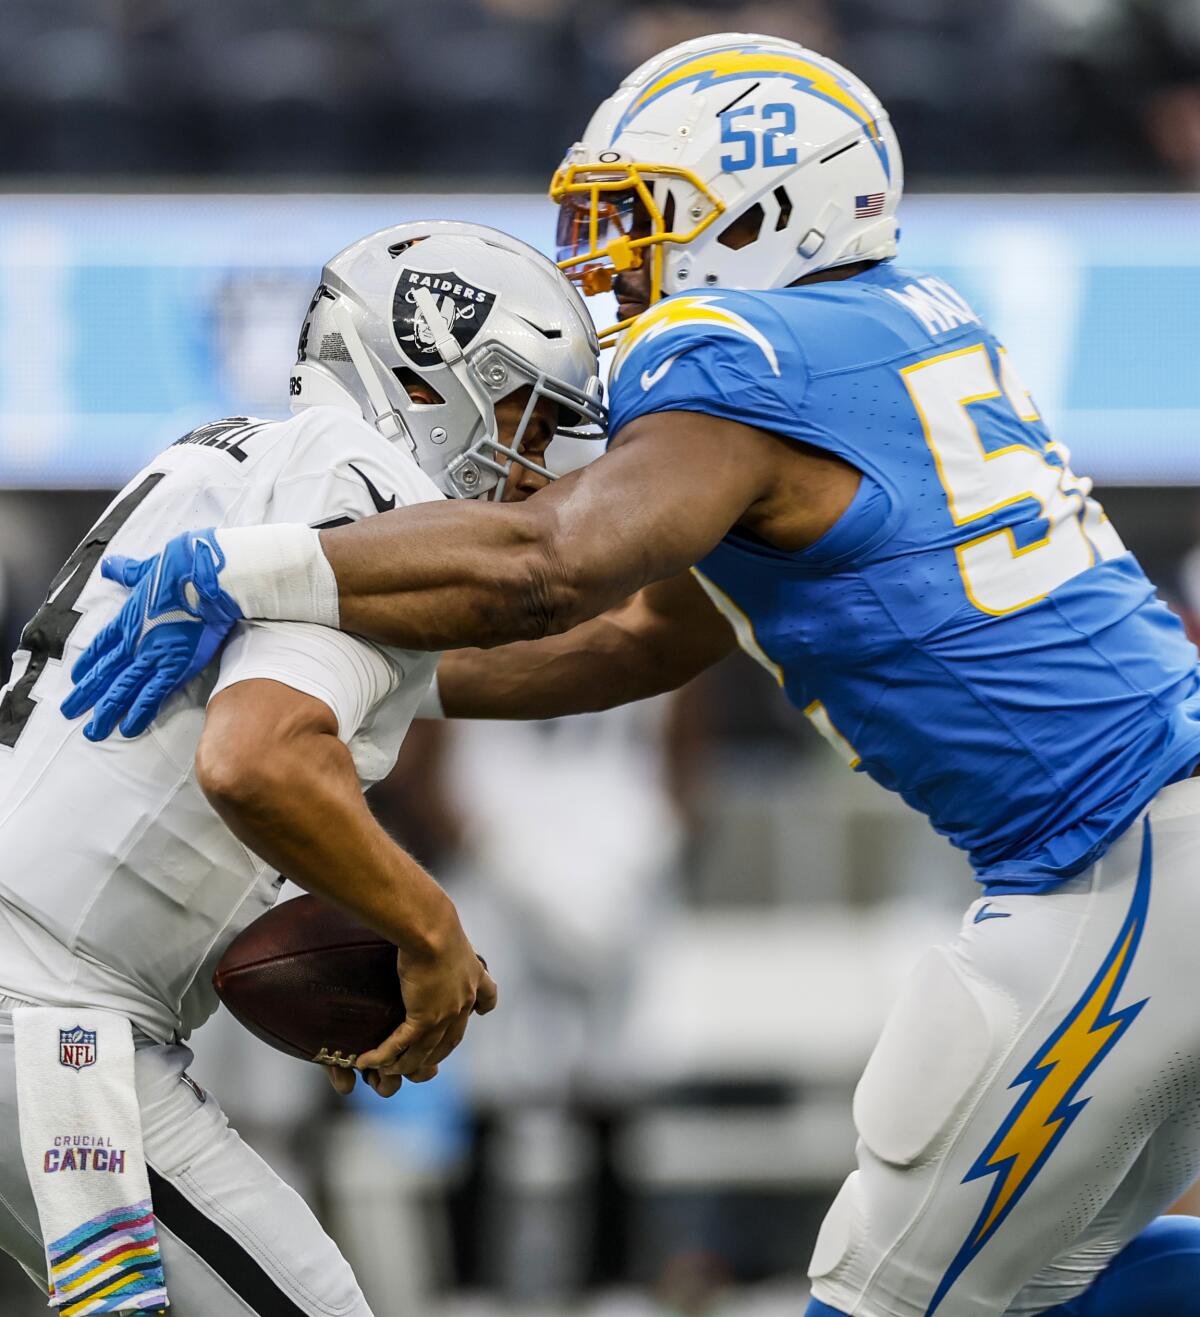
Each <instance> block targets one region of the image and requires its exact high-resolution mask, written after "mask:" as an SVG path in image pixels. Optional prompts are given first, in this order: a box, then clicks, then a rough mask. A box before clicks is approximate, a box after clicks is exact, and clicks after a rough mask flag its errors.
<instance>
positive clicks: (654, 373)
mask: <svg viewBox="0 0 1200 1317" xmlns="http://www.w3.org/2000/svg"><path fill="white" fill-rule="evenodd" d="M678 359H679V358H678V356H674V357H668V358H667V359H666V361H664V362H663V363H662V365H661V366H656V367H655V368H654V369H653V370H644V371H642V392H643V393H649V392H650V390H651V389H652V388H654V386H655V385H656V384H657V383H658V382H659V380H661V379H662V377H663V376H664V375H665V374H666V373H667V371H669V370H670V369H671V367H672V366H673V365H674V364H675V362H676V361H678Z"/></svg>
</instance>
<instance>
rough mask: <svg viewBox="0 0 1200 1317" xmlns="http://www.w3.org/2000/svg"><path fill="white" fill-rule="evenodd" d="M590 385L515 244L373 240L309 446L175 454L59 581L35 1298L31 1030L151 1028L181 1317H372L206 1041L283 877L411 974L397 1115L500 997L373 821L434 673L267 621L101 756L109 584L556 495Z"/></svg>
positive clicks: (6, 1217) (26, 899)
mask: <svg viewBox="0 0 1200 1317" xmlns="http://www.w3.org/2000/svg"><path fill="white" fill-rule="evenodd" d="M468 347H469V349H470V352H469V355H467V356H464V351H463V350H464V349H467V348H468ZM596 364H597V347H596V339H595V333H594V331H593V329H592V327H591V322H590V319H589V317H588V315H587V313H586V311H585V310H584V308H583V305H582V302H581V300H580V298H579V296H578V294H577V293H576V292H575V290H574V289H573V288H572V287H571V285H570V284H569V283H568V282H567V280H566V279H565V278H563V276H562V275H560V274H559V272H558V271H557V269H556V268H555V267H554V265H553V264H552V263H551V262H550V261H549V260H547V259H546V258H545V257H543V256H541V255H539V254H538V253H536V252H534V251H533V250H532V249H530V248H527V247H525V246H524V244H521V243H518V242H516V241H515V240H513V239H510V238H508V237H506V236H504V235H502V234H499V233H496V232H494V231H493V230H490V229H486V228H483V227H481V226H477V225H457V224H450V223H440V222H439V223H428V224H408V225H403V226H399V227H396V228H393V229H388V230H384V231H383V232H381V233H376V234H373V235H371V236H370V237H368V238H364V239H363V240H361V241H360V242H357V243H355V244H354V245H353V246H351V247H349V248H347V249H346V250H345V251H344V252H342V253H341V254H340V255H339V256H337V257H336V258H335V259H334V260H333V261H332V262H331V263H330V264H329V265H328V266H326V268H325V270H324V272H323V275H322V281H321V284H320V286H319V287H318V289H317V292H316V294H315V295H314V297H313V301H312V305H311V308H310V310H309V314H308V316H307V319H306V321H305V324H304V328H303V331H302V333H301V337H300V347H299V360H298V362H297V364H296V365H295V366H294V367H293V370H292V373H291V386H290V388H291V394H292V405H293V410H294V412H295V415H294V416H293V418H292V419H290V420H287V421H276V422H271V421H256V420H252V419H248V418H244V417H241V418H234V419H230V420H224V421H218V422H216V423H214V424H211V425H207V426H204V427H202V428H200V429H198V430H195V431H193V432H192V433H190V434H188V435H186V436H185V437H184V438H182V439H180V440H179V441H178V443H176V444H175V445H174V446H172V447H171V448H168V449H167V450H166V451H165V452H164V453H162V454H160V456H159V457H157V458H156V459H155V460H154V461H153V462H151V463H150V464H149V465H148V466H147V467H146V468H145V469H144V470H143V471H141V472H139V473H138V474H137V475H136V476H135V477H134V478H133V480H132V481H131V482H130V483H129V484H128V485H127V486H126V488H125V489H123V490H122V491H121V493H120V494H119V495H118V496H117V497H116V499H114V501H113V502H112V504H111V505H110V506H109V507H108V509H107V510H106V511H105V513H104V515H103V516H102V517H101V519H100V521H99V522H98V523H97V525H96V526H95V527H94V528H93V529H92V530H91V531H90V532H89V533H88V535H87V536H86V537H85V538H84V540H83V543H82V544H81V545H80V546H79V548H78V549H77V550H76V551H75V553H74V554H73V555H72V556H71V558H70V560H69V561H68V562H67V563H66V565H65V566H64V567H63V569H62V570H61V571H60V572H59V574H58V576H57V577H56V578H55V580H54V582H53V585H52V586H51V590H50V594H49V597H48V599H47V601H46V603H45V604H44V605H43V606H42V608H41V609H40V610H39V611H38V613H37V615H36V616H35V617H34V618H33V619H32V621H31V622H30V623H29V624H28V626H27V627H26V628H25V631H24V633H23V636H22V641H21V647H20V649H19V650H18V652H17V655H16V659H15V665H14V669H13V673H12V680H11V682H10V683H9V685H8V687H7V688H6V689H5V690H4V691H3V693H2V697H0V1247H2V1248H3V1249H4V1250H5V1251H6V1252H8V1253H9V1254H11V1255H12V1256H13V1257H14V1258H16V1259H17V1260H18V1261H19V1262H20V1263H21V1264H22V1265H23V1266H24V1267H25V1269H26V1270H27V1271H28V1272H29V1274H30V1275H31V1276H32V1277H34V1278H35V1279H36V1280H37V1281H38V1282H39V1283H42V1282H44V1280H45V1256H44V1253H43V1244H42V1240H41V1238H40V1236H39V1230H38V1219H37V1215H36V1213H35V1210H34V1201H33V1198H32V1196H31V1191H30V1185H29V1183H28V1181H27V1177H26V1172H25V1169H24V1166H23V1164H22V1155H21V1149H20V1144H19V1139H18V1119H17V1110H16V1096H15V1095H16V1074H15V1058H14V1047H13V1030H12V1010H13V1009H14V1007H15V1006H17V1005H21V1004H36V1005H51V1006H57V1005H64V1006H82V1007H95V1008H101V1009H104V1010H108V1011H111V1012H116V1013H118V1014H120V1015H123V1016H125V1017H127V1018H128V1019H129V1020H130V1021H132V1023H133V1025H134V1028H135V1030H136V1031H137V1032H136V1039H137V1056H136V1076H137V1089H138V1100H139V1103H140V1108H141V1117H142V1126H143V1133H144V1142H145V1149H146V1156H147V1161H148V1163H149V1169H150V1182H151V1189H152V1196H153V1200H154V1205H155V1210H156V1214H157V1216H158V1224H159V1231H160V1237H161V1240H162V1246H163V1260H164V1269H165V1273H166V1281H167V1286H168V1290H169V1293H170V1298H171V1304H172V1307H171V1311H172V1312H178V1313H179V1314H180V1317H229V1315H237V1317H249V1315H250V1314H258V1315H259V1317H279V1315H281V1314H287V1315H289V1317H295V1315H297V1314H308V1315H310V1317H316V1315H317V1314H320V1315H321V1317H328V1315H329V1314H335V1313H336V1314H345V1315H347V1317H349V1315H351V1314H353V1315H356V1317H369V1312H368V1308H367V1305H366V1302H365V1300H364V1299H363V1296H362V1294H361V1292H360V1291H359V1288H358V1286H357V1284H356V1283H355V1280H354V1277H353V1276H352V1274H351V1272H350V1269H349V1267H348V1266H347V1264H346V1263H345V1261H344V1260H343V1259H342V1258H341V1256H340V1254H339V1253H338V1250H337V1248H336V1246H335V1245H334V1244H333V1243H332V1241H331V1240H329V1239H328V1238H327V1237H326V1236H325V1235H324V1233H323V1232H322V1230H321V1228H320V1226H319V1225H318V1223H317V1221H316V1219H315V1218H314V1217H313V1216H312V1214H311V1213H310V1212H309V1210H308V1208H307V1207H306V1206H305V1205H304V1204H303V1203H302V1202H301V1200H300V1199H299V1198H298V1197H297V1196H296V1194H294V1193H293V1192H292V1190H291V1189H289V1188H288V1187H287V1186H286V1185H285V1184H283V1182H282V1181H280V1180H279V1179H277V1178H276V1177H275V1176H274V1174H273V1173H272V1172H271V1171H270V1170H268V1168H267V1167H266V1165H265V1164H264V1163H263V1162H261V1161H260V1160H259V1159H258V1158H257V1157H256V1156H255V1154H254V1153H253V1152H251V1151H250V1149H249V1148H248V1147H246V1146H245V1145H244V1144H243V1143H242V1142H241V1141H240V1140H239V1139H238V1137H237V1136H236V1134H234V1133H233V1132H232V1131H231V1130H230V1129H228V1128H227V1125H226V1122H225V1119H224V1117H223V1115H222V1113H221V1110H220V1108H219V1106H218V1105H217V1103H216V1101H215V1100H214V1098H213V1097H212V1096H207V1095H205V1094H204V1093H203V1091H202V1090H200V1089H199V1088H198V1087H197V1086H196V1085H195V1084H194V1083H192V1082H191V1081H190V1080H188V1078H187V1077H186V1075H185V1069H186V1066H187V1064H188V1062H189V1060H190V1055H191V1054H190V1053H189V1051H188V1050H187V1048H186V1047H185V1046H184V1045H183V1040H184V1039H186V1037H187V1036H188V1034H189V1033H190V1032H191V1030H192V1029H194V1028H195V1027H196V1026H197V1025H199V1024H200V1023H201V1022H202V1021H203V1020H204V1019H205V1018H206V1017H207V1016H208V1015H209V1014H210V1013H211V1012H212V1010H213V1009H214V1007H215V1005H216V1001H215V997H214V994H213V990H212V987H211V976H212V971H213V968H214V966H215V965H216V963H217V961H218V960H219V958H220V956H221V954H222V952H223V950H224V949H225V947H226V946H227V945H228V944H229V942H230V941H231V940H232V939H233V937H234V936H235V935H236V934H237V933H238V932H239V931H240V930H241V929H242V928H244V927H245V926H246V925H247V924H248V923H249V922H250V921H251V920H252V919H254V918H255V917H256V916H258V915H259V914H261V913H262V912H263V911H265V910H266V909H268V908H269V907H270V906H271V904H272V903H273V901H274V900H275V897H276V893H277V892H278V889H279V885H280V882H281V879H280V878H279V876H278V875H279V873H280V872H281V871H282V872H286V873H287V874H288V875H289V876H290V877H291V878H293V879H294V880H295V881H296V882H298V883H299V884H300V885H302V886H303V887H306V888H307V889H309V890H310V891H313V892H315V893H318V894H320V895H322V896H324V897H327V898H328V899H330V900H332V901H334V902H336V903H338V904H339V905H341V906H343V907H344V908H345V909H347V910H348V911H350V912H351V913H352V914H354V915H355V916H356V917H357V918H359V919H360V920H361V921H362V922H364V923H366V924H368V925H370V926H371V927H373V928H374V929H376V930H377V931H378V932H380V933H382V934H383V935H385V936H386V937H388V938H389V939H390V940H392V941H394V942H395V943H396V944H397V946H399V947H400V949H401V954H400V976H401V982H402V986H403V992H404V995H405V999H406V1003H407V1007H408V1019H407V1021H406V1023H405V1025H404V1026H402V1028H401V1030H400V1031H398V1032H397V1034H395V1035H393V1037H392V1038H391V1039H389V1040H387V1048H386V1059H387V1061H388V1063H389V1068H390V1069H391V1070H392V1071H393V1073H392V1074H389V1075H387V1076H383V1075H381V1074H379V1073H378V1070H377V1069H376V1070H374V1071H372V1073H371V1075H370V1078H371V1082H372V1083H373V1084H374V1086H375V1087H376V1088H377V1090H378V1091H379V1092H381V1093H382V1094H384V1095H385V1096H387V1095H390V1094H391V1093H393V1092H395V1090H396V1089H397V1088H398V1087H399V1082H400V1076H401V1075H403V1076H406V1077H409V1078H412V1079H415V1080H423V1079H427V1078H429V1077H431V1076H432V1075H433V1074H434V1073H436V1069H437V1064H438V1062H439V1061H440V1060H441V1059H442V1058H443V1057H444V1056H446V1055H447V1054H448V1053H449V1052H450V1051H451V1050H452V1049H453V1048H454V1047H455V1046H456V1045H457V1044H458V1042H459V1041H460V1039H461V1038H462V1036H463V1033H464V1031H465V1029H466V1026H467V1022H468V1019H469V1017H470V1015H471V1013H472V1012H473V1011H474V1012H478V1013H484V1012H486V1011H489V1010H491V1009H492V1007H493V1006H494V1004H495V1001H496V987H495V984H494V983H493V982H492V980H491V977H490V975H489V974H488V972H487V970H486V969H485V968H484V966H483V965H482V964H481V962H480V960H479V959H478V958H477V956H476V955H475V953H474V950H473V949H472V947H471V945H470V943H469V942H468V940H467V937H466V935H465V933H464V931H463V929H462V927H461V925H460V924H459V921H458V916H457V914H456V912H455V910H454V907H453V905H452V903H451V902H450V901H449V899H448V898H447V897H446V896H445V894H444V893H443V892H442V891H441V889H440V888H439V887H438V886H437V884H436V883H435V882H434V881H433V880H432V879H431V878H430V877H429V876H428V875H427V874H426V873H425V872H424V871H423V870H422V869H421V867H420V866H419V865H418V864H417V863H416V861H414V860H413V859H412V858H411V857H410V856H409V855H407V854H406V853H405V852H404V851H403V850H401V849H400V848H399V847H398V846H397V845H396V844H395V843H394V842H393V841H392V840H391V839H390V838H389V837H388V836H387V835H386V834H385V833H384V831H383V830H382V828H381V827H380V826H379V825H378V824H376V823H375V821H374V820H373V818H372V817H371V815H370V813H369V811H368V809H367V807H366V805H365V803H364V801H363V798H362V788H363V787H364V786H365V785H367V784H369V783H371V782H374V781H376V780H378V779H379V778H381V777H383V776H384V775H385V774H386V773H387V772H388V771H389V770H390V769H391V767H392V765H393V763H394V761H395V758H396V754H397V751H398V749H399V747H400V744H401V741H402V740H403V738H404V735H405V732H406V730H407V728H408V726H409V723H410V721H411V719H412V717H413V715H414V713H415V711H416V709H417V707H418V705H419V703H420V701H421V699H422V697H423V696H424V695H425V693H426V690H427V688H428V686H429V681H430V678H431V675H432V673H433V669H434V666H435V664H436V662H437V657H436V655H434V654H428V653H416V652H408V651H404V650H400V649H394V648H388V647H384V646H379V645H374V644H370V643H368V642H366V641H364V640H361V639H358V638H357V637H354V636H350V635H345V634H341V633H339V632H336V631H333V630H331V629H327V628H324V627H316V626H307V625H303V624H292V623H284V624H278V623H266V624H262V623H249V624H247V625H245V626H243V627H241V628H239V631H238V634H237V636H236V637H235V638H234V639H233V641H232V643H231V644H229V645H228V646H227V647H226V648H225V649H224V651H223V652H222V654H221V656H220V659H219V661H215V662H213V663H211V664H210V665H208V667H207V668H206V669H205V670H204V671H203V672H202V673H201V674H200V675H198V676H197V677H196V678H195V679H194V680H193V681H191V682H190V683H189V684H188V685H187V686H186V687H185V688H184V689H182V690H181V691H179V692H178V693H177V694H176V695H175V696H174V697H173V698H172V700H171V701H170V703H169V705H168V707H167V708H166V710H165V711H164V715H163V716H162V717H161V718H160V719H159V720H158V722H157V723H156V724H155V725H154V727H153V728H152V729H151V730H149V731H148V732H146V733H145V734H144V735H142V736H139V737H135V738H133V739H124V738H122V739H121V740H119V741H110V742H107V743H104V744H95V743H93V742H91V741H89V740H87V739H85V737H84V735H83V734H82V727H81V725H80V724H77V723H72V722H70V721H68V719H66V718H65V717H64V716H63V715H62V713H61V712H60V711H59V705H60V703H61V702H62V700H63V697H64V696H65V695H66V693H67V691H68V690H69V689H70V680H69V676H68V674H69V672H70V668H71V663H72V660H73V658H74V657H76V656H78V654H79V653H80V652H81V651H82V650H83V648H84V647H85V646H86V645H87V643H88V641H89V640H90V638H91V637H92V636H94V635H95V634H96V632H97V630H98V629H99V628H100V627H101V626H102V625H103V624H104V623H105V622H106V621H108V620H109V619H110V618H111V617H112V616H113V615H114V613H115V612H116V611H117V610H118V609H119V608H120V606H121V602H122V600H123V599H124V597H125V592H124V590H123V589H121V588H120V586H119V585H117V584H115V583H114V582H113V581H111V580H109V579H105V575H102V573H101V571H100V570H99V568H100V560H101V558H102V556H103V555H104V554H105V553H107V552H109V551H115V552H117V553H119V554H125V555H134V556H144V555H146V554H147V553H149V552H151V551H152V550H153V549H154V547H155V546H156V545H158V544H159V543H161V542H162V541H163V540H164V539H165V538H168V537H170V536H171V535H172V534H175V533H176V532H178V531H179V530H180V529H182V528H184V527H188V526H194V525H196V524H198V523H205V522H210V523H215V524H218V525H221V526H226V527H231V526H239V525H253V524H256V523H275V524H279V523H303V524H304V525H306V526H324V527H330V526H339V525H343V524H346V523H349V522H352V521H355V520H358V519H360V518H363V517H369V516H372V515H374V514H376V513H379V512H382V511H384V510H387V509H391V508H394V507H397V506H406V505H411V504H416V503H420V502H426V501H431V500H438V499H442V498H444V497H446V496H450V497H485V498H496V499H510V498H520V497H524V496H525V495H527V494H529V493H530V492H532V491H534V490H536V489H539V488H541V487H542V485H544V484H545V483H546V482H547V481H548V480H549V479H551V478H552V477H551V476H550V473H549V472H548V470H547V469H546V468H545V466H544V462H543V455H544V453H545V449H546V446H547V445H548V443H549V442H550V440H551V439H552V438H553V436H554V434H555V433H556V432H557V431H558V430H559V429H560V428H564V427H569V426H575V427H578V426H580V425H589V426H595V425H597V424H598V423H600V422H602V420H603V409H602V407H601V405H600V397H601V389H600V385H599V381H598V379H597V378H596ZM381 1041H382V1040H381ZM383 1056H384V1053H380V1055H379V1056H375V1055H374V1054H365V1055H364V1056H363V1057H362V1058H361V1062H360V1064H361V1065H362V1067H363V1068H364V1070H371V1068H372V1064H373V1062H374V1063H376V1064H378V1063H379V1062H380V1061H381V1060H382V1058H383ZM330 1073H331V1076H334V1077H335V1078H336V1080H337V1085H338V1086H339V1087H340V1088H342V1089H343V1090H345V1089H346V1087H347V1085H348V1084H352V1083H353V1076H352V1074H347V1073H346V1072H343V1071H337V1072H334V1071H331V1072H330ZM76 1297H77V1298H78V1296H76ZM87 1311H91V1308H88V1309H87Z"/></svg>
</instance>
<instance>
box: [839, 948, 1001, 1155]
mask: <svg viewBox="0 0 1200 1317" xmlns="http://www.w3.org/2000/svg"><path fill="white" fill-rule="evenodd" d="M1016 1021H1017V1009H1016V1005H1015V1003H1014V1002H1012V1001H1011V999H1010V998H1008V997H1007V996H1005V995H1004V994H1003V993H1002V992H1001V991H1000V990H999V989H997V988H995V987H993V986H991V985H988V984H985V983H983V982H981V981H980V980H977V979H975V978H973V977H972V976H971V975H970V973H969V972H968V971H967V970H966V969H965V968H964V967H963V966H962V965H960V964H959V963H958V961H957V960H956V959H955V957H954V955H953V953H952V952H951V951H950V950H949V949H948V948H945V947H933V948H931V949H930V950H929V951H927V952H926V953H925V954H924V956H922V958H921V959H920V961H919V962H918V963H917V965H916V968H915V969H914V970H913V971H912V974H911V975H910V976H909V979H908V982H907V983H906V985H905V986H904V988H903V989H902V991H901V994H900V997H899V998H898V1000H897V1002H896V1004H895V1006H894V1007H893V1009H892V1012H891V1014H890V1016H889V1017H888V1020H887V1023H886V1024H885V1025H884V1028H883V1033H882V1034H881V1035H880V1038H879V1041H878V1043H877V1044H876V1045H875V1050H874V1052H873V1053H872V1054H871V1058H870V1060H869V1061H868V1062H867V1067H866V1069H865V1070H864V1071H863V1076H862V1079H861V1080H860V1081H859V1084H858V1088H857V1090H856V1091H855V1094H854V1123H855V1127H856V1128H857V1130H858V1133H859V1137H860V1138H861V1139H862V1141H863V1143H864V1144H865V1145H866V1147H867V1148H868V1149H870V1151H871V1152H872V1153H874V1155H875V1156H876V1157H878V1158H879V1159H880V1160H881V1161H884V1162H888V1163H889V1164H890V1165H892V1166H899V1167H906V1166H916V1165H919V1164H920V1163H922V1162H926V1161H928V1160H930V1159H931V1158H933V1157H936V1156H937V1154H938V1152H939V1151H940V1149H941V1148H942V1147H943V1146H944V1145H945V1143H946V1141H947V1140H948V1139H950V1138H952V1137H953V1135H954V1133H955V1131H956V1130H957V1129H958V1128H959V1127H960V1126H961V1124H962V1122H963V1120H964V1119H965V1118H966V1116H967V1115H968V1114H969V1112H970V1110H971V1107H972V1106H973V1104H974V1102H975V1099H976V1098H977V1097H978V1095H979V1093H980V1092H981V1091H982V1089H983V1087H984V1086H985V1084H986V1083H987V1080H988V1077H989V1076H990V1074H991V1072H992V1069H993V1067H994V1065H995V1064H996V1062H997V1061H998V1060H999V1059H1000V1057H1001V1056H1002V1055H1003V1054H1004V1052H1005V1051H1006V1050H1007V1048H1008V1047H1009V1046H1010V1045H1011V1043H1012V1040H1013V1038H1014V1037H1015V1033H1016Z"/></svg>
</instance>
